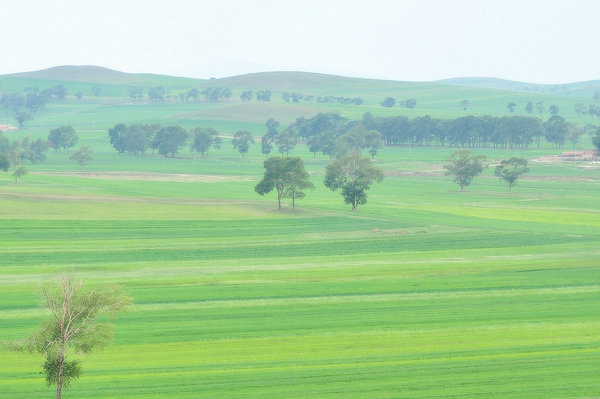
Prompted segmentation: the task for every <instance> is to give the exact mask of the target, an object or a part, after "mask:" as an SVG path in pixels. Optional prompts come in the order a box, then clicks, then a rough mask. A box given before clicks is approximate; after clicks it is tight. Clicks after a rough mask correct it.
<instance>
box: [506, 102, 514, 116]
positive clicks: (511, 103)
mask: <svg viewBox="0 0 600 399" xmlns="http://www.w3.org/2000/svg"><path fill="white" fill-rule="evenodd" d="M516 106H517V103H514V102H512V101H511V102H509V103H508V104H506V108H508V110H509V111H510V112H511V113H512V112H515V107H516Z"/></svg>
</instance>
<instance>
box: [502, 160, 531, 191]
mask: <svg viewBox="0 0 600 399" xmlns="http://www.w3.org/2000/svg"><path fill="white" fill-rule="evenodd" d="M527 172H529V168H528V167H527V160H526V159H524V158H518V157H512V158H510V159H504V160H502V162H500V165H498V166H496V170H495V171H494V174H495V175H496V176H498V177H500V178H501V179H502V180H504V181H505V182H507V183H508V192H509V193H510V192H511V189H512V187H513V186H514V185H516V184H517V180H518V179H519V177H521V175H522V174H524V173H527Z"/></svg>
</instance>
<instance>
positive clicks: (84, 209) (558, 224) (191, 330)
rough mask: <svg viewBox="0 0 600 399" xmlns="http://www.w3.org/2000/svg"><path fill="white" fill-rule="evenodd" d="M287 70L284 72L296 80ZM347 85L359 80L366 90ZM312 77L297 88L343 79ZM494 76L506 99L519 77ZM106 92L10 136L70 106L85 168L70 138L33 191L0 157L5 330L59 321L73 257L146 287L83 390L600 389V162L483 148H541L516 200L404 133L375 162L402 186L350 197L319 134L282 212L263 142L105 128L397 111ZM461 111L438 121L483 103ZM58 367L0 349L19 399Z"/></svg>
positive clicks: (76, 388)
mask: <svg viewBox="0 0 600 399" xmlns="http://www.w3.org/2000/svg"><path fill="white" fill-rule="evenodd" d="M67 77H68V76H67ZM60 78H61V79H65V76H62V77H60ZM261 78H262V79H265V80H264V81H260V82H259V84H260V85H261V86H263V87H264V86H266V85H267V83H269V80H268V79H266V78H265V77H264V76H262V77H261ZM309 78H311V77H310V76H307V77H306V79H309ZM312 78H314V79H316V78H315V77H312ZM6 79H8V78H6ZM12 79H16V78H12ZM19 79H25V78H22V77H21V78H19ZM27 79H30V78H27ZM79 79H80V80H81V81H80V82H79V83H78V84H83V85H85V84H90V85H93V84H98V80H100V79H99V78H98V79H97V81H93V80H92V79H89V77H81V78H79ZM86 79H87V80H86ZM140 79H141V78H140ZM152 79H155V80H154V81H152V84H165V86H166V85H167V83H165V82H167V81H169V79H167V78H160V77H152ZM160 79H164V80H162V82H163V83H156V82H160V81H161V80H160ZM231 79H232V80H231V82H232V83H231V86H232V87H234V83H233V82H235V79H234V78H231ZM281 79H282V80H283V82H282V81H280V80H278V79H274V80H273V84H274V85H275V84H278V85H279V86H276V87H280V88H282V87H284V86H285V85H286V84H287V83H285V80H284V79H283V78H281ZM54 81H57V80H54ZM90 82H91V83H90ZM102 82H104V81H102ZM102 82H101V83H102ZM319 82H321V83H319ZM344 82H345V80H344V79H341V80H340V82H339V90H347V93H348V94H347V95H350V94H351V92H352V90H351V88H348V87H347V84H350V83H348V82H345V83H344ZM126 83H127V84H129V83H130V82H129V81H127V82H126ZM301 83H302V82H301ZM103 84H107V83H106V82H104V83H103ZM245 84H247V83H245ZM310 84H311V83H310V82H303V83H302V84H300V83H298V85H299V86H298V87H299V88H300V89H301V88H307V92H310V93H312V92H313V90H314V93H315V94H317V89H319V87H320V90H322V91H323V92H324V93H325V92H330V91H334V90H333V89H332V88H327V87H323V86H322V81H321V80H318V79H317V83H313V86H310ZM118 85H123V82H118V84H117V86H118ZM356 85H357V87H358V86H359V85H358V83H356ZM394 85H396V86H394ZM414 85H417V86H418V85H421V84H414ZM422 85H424V86H427V85H429V86H431V87H434V86H435V85H434V84H422ZM0 86H1V87H3V88H4V87H5V85H4V83H1V84H0ZM367 86H368V85H366V86H365V88H364V89H363V90H364V91H363V92H362V93H363V94H356V95H364V97H365V99H367V96H369V95H370V96H372V97H371V98H373V100H374V99H375V98H377V99H379V97H381V94H383V92H384V91H385V90H386V85H385V84H384V83H381V89H379V88H378V86H377V85H376V87H375V88H374V90H375V92H374V93H375V94H369V93H370V92H369V91H368V88H367ZM401 86H404V84H403V83H397V82H391V83H389V87H388V89H389V88H394V87H401ZM119 87H125V86H119ZM235 87H239V90H241V89H244V88H246V87H252V86H243V84H242V83H236V86H235ZM332 87H333V86H332ZM265 88H268V87H265ZM376 90H381V91H380V92H377V91H376ZM390 90H391V89H390ZM394 90H395V89H394ZM398 90H400V89H398ZM431 90H434V89H431ZM444 90H450V89H444ZM461 90H466V91H468V92H469V93H475V92H474V91H471V90H472V89H471V88H462V89H461ZM476 90H480V91H481V92H482V93H491V94H490V96H491V97H494V96H497V97H496V98H498V100H497V102H498V104H500V105H502V107H504V108H505V105H503V104H505V103H506V99H505V98H504V97H501V94H499V93H500V92H496V91H493V90H492V91H490V90H489V89H476ZM407 93H408V92H407ZM439 93H441V91H440V92H438V94H439ZM393 94H394V92H393V90H391V93H390V95H393ZM407 95H408V94H407ZM511 95H512V94H511ZM515 95H529V94H527V93H525V94H523V93H515ZM238 96H239V95H238ZM548 96H550V95H548ZM234 97H235V90H234ZM411 97H412V96H411ZM433 97H435V95H434V94H431V98H432V100H431V101H432V104H433V103H434V100H433ZM469 97H470V98H471V97H472V95H469ZM418 98H420V97H418ZM423 98H425V95H423ZM456 98H458V99H459V100H460V99H461V98H460V96H458V97H456ZM472 98H475V97H472ZM557 98H558V97H557ZM107 99H108V97H104V98H98V99H95V98H91V97H90V98H87V99H85V98H84V100H83V101H82V102H81V103H78V102H77V101H75V100H71V99H68V100H67V101H65V102H64V103H52V104H49V106H48V108H47V109H46V110H45V111H43V114H41V115H39V116H38V117H36V119H34V121H32V124H31V125H30V127H29V128H28V129H27V130H26V131H24V132H12V133H10V134H9V135H8V137H9V138H16V137H20V136H21V135H23V134H27V135H31V136H32V137H34V136H36V135H37V136H38V137H46V135H47V132H48V130H49V129H50V128H53V127H55V126H57V125H59V124H61V123H62V121H63V120H64V119H67V122H68V123H71V124H74V125H75V126H79V128H78V134H79V136H80V142H79V143H78V146H79V145H89V146H91V147H92V148H93V149H94V156H95V159H94V160H93V161H91V162H90V163H89V165H87V166H86V169H85V170H82V169H81V168H79V167H78V166H77V165H76V164H75V163H74V162H73V161H70V160H69V159H68V158H69V155H70V154H68V153H57V154H55V153H48V160H47V161H46V162H45V163H43V164H40V165H31V166H29V165H28V169H29V170H30V174H29V175H26V176H24V177H23V178H22V179H21V181H20V182H19V184H18V185H15V184H14V181H13V180H12V179H11V176H10V175H9V174H8V173H0V226H1V227H2V228H1V229H0V326H1V328H0V340H11V339H18V338H22V337H25V336H26V335H27V334H29V333H31V332H32V331H34V330H35V329H36V327H37V326H38V325H39V324H40V322H41V320H42V319H43V318H44V317H47V316H48V314H47V312H46V311H45V310H44V309H43V307H41V305H40V300H39V296H38V289H39V287H40V286H41V285H42V284H43V283H45V282H48V281H51V280H53V279H55V278H56V277H57V276H58V275H59V274H60V273H62V272H74V273H76V274H77V275H78V276H82V277H85V278H86V279H87V280H88V281H89V282H90V283H92V284H93V283H100V282H112V283H117V284H120V285H121V286H122V287H123V290H124V291H125V292H126V293H127V294H128V295H130V296H131V297H132V298H133V300H134V302H135V307H134V308H133V309H132V310H131V311H129V312H127V313H125V314H122V315H120V316H119V317H117V318H116V319H115V320H114V324H115V339H114V342H113V344H112V345H110V346H109V347H107V348H106V349H105V350H104V351H102V352H98V353H93V354H91V355H86V356H83V357H82V363H83V368H84V374H83V375H82V377H81V378H80V379H79V380H78V381H75V382H74V383H73V384H72V385H71V386H69V387H68V388H67V390H66V391H65V392H64V397H65V398H69V397H73V398H159V397H169V398H198V397H206V398H213V397H223V398H249V397H250V398H254V397H257V398H262V397H273V398H306V397H310V396H313V397H316V398H422V397H461V398H462V397H511V398H513V397H514V398H540V397H544V398H564V397H581V398H583V397H597V396H599V395H600V380H599V379H598V377H597V370H598V366H599V365H600V318H599V316H598V314H599V313H598V309H600V249H599V248H598V245H597V243H598V240H599V239H600V207H599V206H598V204H599V202H598V198H599V197H600V171H599V170H598V169H594V168H590V167H589V166H594V165H589V164H584V163H577V162H573V163H568V164H567V163H545V162H536V161H535V159H537V158H538V157H540V156H541V155H549V154H555V153H557V151H556V150H553V149H552V148H550V147H543V148H542V149H540V150H530V151H519V153H518V154H516V153H514V151H510V153H507V152H506V151H505V150H502V149H480V150H477V151H478V152H481V153H483V154H485V155H487V157H488V159H489V160H490V162H491V163H493V162H495V161H498V160H500V159H503V158H505V157H507V156H512V155H519V156H523V157H526V158H528V159H529V160H530V161H531V172H530V173H529V174H528V175H527V176H525V177H524V178H523V179H521V180H520V181H519V184H518V185H517V186H516V187H515V188H514V189H513V193H512V194H508V193H507V187H506V185H505V184H503V183H502V182H501V181H500V180H498V179H497V178H495V177H494V176H493V168H488V169H487V170H486V171H485V172H484V174H483V175H482V176H480V177H479V178H477V179H476V180H475V181H474V183H473V185H472V186H469V187H468V188H467V191H466V192H465V193H461V192H460V189H459V187H458V186H457V185H456V184H454V183H453V182H452V181H451V178H449V177H446V176H444V175H443V173H442V170H441V164H442V162H443V160H444V159H446V158H447V157H448V156H449V155H450V154H451V153H452V152H453V151H454V150H455V149H453V148H434V147H431V148H428V147H420V148H419V147H417V148H413V149H410V150H409V149H407V148H404V147H391V148H384V149H382V150H381V151H380V153H379V154H378V155H377V158H376V160H375V164H376V165H377V166H379V167H381V168H383V169H384V170H385V172H386V177H385V179H384V181H383V183H381V184H376V185H374V186H373V187H372V188H371V190H370V191H369V202H368V204H366V205H364V206H359V210H358V212H351V211H350V209H349V207H348V206H347V205H345V204H343V201H342V198H341V196H340V195H339V193H333V192H331V191H329V190H328V189H326V188H325V187H324V186H323V184H322V180H323V177H324V176H323V175H324V168H325V165H326V164H327V163H328V158H327V157H324V156H323V155H317V157H316V158H313V155H312V154H310V153H309V152H308V151H307V150H306V147H305V146H298V147H297V148H296V149H295V150H294V151H293V153H292V154H291V155H294V156H300V157H302V158H303V159H304V161H305V164H306V166H307V169H308V171H309V172H310V174H311V179H312V181H313V183H314V184H315V186H316V187H315V189H314V190H313V191H309V192H308V193H307V196H306V198H305V199H302V200H301V201H298V202H297V209H296V210H295V211H293V210H292V209H291V206H290V204H289V203H285V204H284V208H283V210H282V211H277V204H276V199H275V196H274V195H268V196H266V197H264V198H263V197H260V196H258V195H257V194H256V193H255V192H254V185H255V184H256V183H257V182H258V181H259V180H260V178H261V176H262V172H263V167H262V160H263V159H264V157H263V155H262V154H260V149H259V145H255V146H253V147H252V148H251V150H250V152H249V154H247V156H246V157H245V158H241V157H240V155H239V154H237V153H235V152H234V150H233V149H232V148H231V146H230V144H229V143H228V139H225V140H224V143H223V148H222V149H221V150H216V151H211V153H210V154H209V156H208V157H207V159H205V160H200V159H198V160H197V161H196V162H194V160H193V157H192V156H191V154H189V152H188V151H187V150H185V151H183V152H182V154H181V155H180V156H179V157H178V158H175V159H165V158H161V157H159V156H156V155H151V154H148V155H146V156H145V157H133V156H129V155H117V154H116V152H115V151H114V150H113V149H112V148H111V147H110V144H109V142H108V137H107V133H106V129H107V128H108V127H111V126H113V125H114V124H116V123H119V122H125V123H134V122H143V123H150V122H160V123H163V124H168V123H178V124H181V125H183V126H186V127H192V126H217V127H218V129H219V131H220V132H221V133H222V134H223V135H227V134H228V133H231V132H235V131H236V130H238V129H242V128H243V129H248V130H251V131H253V132H255V134H257V135H259V134H263V131H264V127H263V124H264V116H265V115H267V114H268V110H269V109H270V108H268V107H270V106H273V107H274V108H272V109H273V110H278V111H277V112H281V113H282V115H283V114H285V113H286V112H288V111H287V110H288V107H289V109H292V110H293V111H289V113H288V114H287V115H288V116H287V118H288V119H289V120H293V119H294V118H295V117H297V116H300V115H309V114H308V113H304V111H307V112H308V111H309V110H312V112H319V111H320V110H321V108H320V107H323V108H328V109H331V110H337V111H339V112H340V113H342V114H345V115H349V116H351V115H353V113H356V115H357V116H358V117H360V113H362V112H365V110H373V111H375V110H376V111H377V112H379V113H380V114H383V113H384V112H391V111H389V110H383V109H382V108H381V107H379V106H376V105H366V106H365V107H363V106H360V107H356V108H355V110H356V111H354V110H352V109H353V108H348V107H350V106H340V105H335V106H334V105H323V104H318V105H317V104H312V105H304V104H302V105H290V104H283V103H281V102H280V101H279V100H278V101H276V102H274V104H270V105H269V104H257V103H249V104H242V103H238V102H237V101H234V99H232V100H231V102H230V104H226V103H225V104H221V103H219V104H217V105H215V104H206V103H198V104H193V103H186V104H132V105H128V104H125V102H126V101H125V100H124V99H122V98H121V99H120V100H119V101H117V99H116V98H115V99H113V100H114V105H106V104H108V101H106V100H107ZM379 101H380V100H379ZM419 101H420V100H419ZM436 101H438V100H436ZM444 101H446V103H447V104H451V103H453V102H455V101H454V99H452V100H451V99H450V95H448V97H446V99H445V100H439V102H438V104H441V103H443V102H444ZM562 101H565V102H567V101H571V103H573V102H578V101H579V100H578V99H577V98H575V99H571V100H569V99H567V98H566V97H565V98H563V99H562ZM423 102H425V100H423ZM471 102H473V103H474V101H473V100H471ZM546 104H549V102H546ZM246 106H248V107H249V108H248V111H246V108H245V107H246ZM263 106H264V107H266V108H264V109H262V108H260V107H263ZM227 107H232V108H231V109H230V110H229V111H228V110H227ZM432 107H433V105H432ZM486 107H489V109H492V108H493V105H492V102H491V100H490V103H489V104H488V105H486ZM434 108H435V107H434ZM442 108H443V107H442ZM442 108H439V107H438V108H437V109H439V114H438V116H439V115H443V114H446V113H447V114H448V115H450V114H451V113H454V114H457V115H458V114H460V113H462V112H463V111H462V110H454V111H452V110H444V109H442ZM473 108H475V107H473ZM561 108H562V107H561ZM570 108H571V109H572V105H571V106H570ZM250 109H251V110H252V111H249V110H250ZM348 109H350V110H352V111H348ZM432 109H433V108H432ZM265 110H266V111H265ZM263 111H264V113H263V114H260V115H261V116H260V118H258V117H254V116H252V115H254V114H256V113H260V112H263ZM393 111H394V112H408V111H411V112H424V110H423V109H417V110H404V109H394V110H393ZM498 112H504V109H503V110H501V111H498ZM415 115H417V114H415ZM272 116H273V117H275V118H277V116H278V114H274V115H272ZM582 118H583V117H582ZM575 119H576V117H575ZM92 124H93V126H92ZM583 145H584V146H585V145H587V146H588V147H589V142H587V143H584V144H583ZM41 363H42V358H41V357H40V356H39V355H37V354H27V353H12V352H7V351H5V350H0V397H6V398H11V399H12V398H30V397H48V398H50V397H53V388H52V387H46V386H45V384H44V378H43V376H42V375H40V370H41V367H40V365H41Z"/></svg>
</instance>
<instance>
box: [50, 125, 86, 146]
mask: <svg viewBox="0 0 600 399" xmlns="http://www.w3.org/2000/svg"><path fill="white" fill-rule="evenodd" d="M77 140H79V137H77V133H75V129H73V126H61V127H59V128H56V129H53V130H51V131H50V134H49V135H48V144H49V145H50V147H52V148H54V150H55V151H57V152H58V151H60V150H61V149H68V148H71V147H73V146H74V145H75V144H76V143H77Z"/></svg>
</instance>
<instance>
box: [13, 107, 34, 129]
mask: <svg viewBox="0 0 600 399" xmlns="http://www.w3.org/2000/svg"><path fill="white" fill-rule="evenodd" d="M15 119H16V120H17V123H18V124H19V128H20V129H23V128H26V127H27V122H29V121H30V120H32V119H33V116H32V115H31V114H30V113H29V112H27V111H18V112H17V113H16V114H15Z"/></svg>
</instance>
